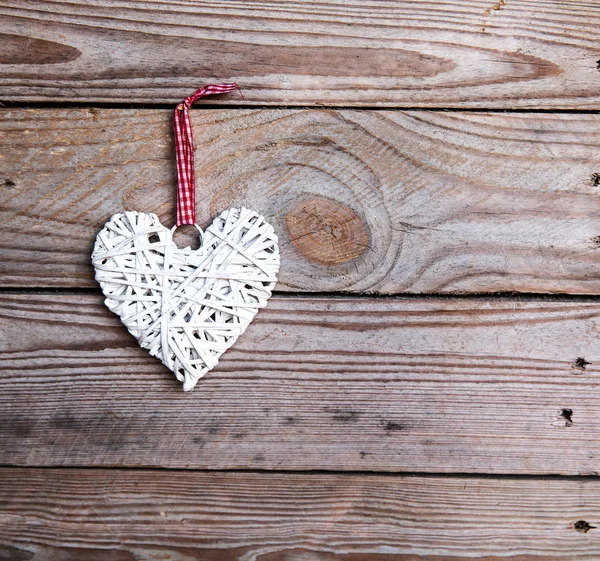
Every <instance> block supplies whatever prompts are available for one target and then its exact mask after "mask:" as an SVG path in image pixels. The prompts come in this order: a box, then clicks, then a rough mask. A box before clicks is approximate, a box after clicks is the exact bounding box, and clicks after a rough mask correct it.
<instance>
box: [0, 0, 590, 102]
mask: <svg viewBox="0 0 600 561" xmlns="http://www.w3.org/2000/svg"><path fill="white" fill-rule="evenodd" d="M599 24H600V6H598V5H597V4H595V3H593V2H587V3H581V2H571V1H553V2H546V1H543V0H519V1H515V0H506V1H500V2H498V1H496V0H486V1H483V0H482V1H477V0H457V1H440V2H435V3H432V2H429V1H426V0H410V1H409V0H405V1H396V2H389V1H388V2H372V1H370V2H363V1H360V0H352V1H346V2H339V1H336V0H329V1H326V2H318V1H303V2H283V1H269V2H243V4H242V5H240V3H232V2H226V1H199V0H196V1H193V2H170V3H168V4H165V3H164V2H160V1H146V2H143V1H142V2H115V1H113V0H97V1H95V2H93V3H90V2H82V1H66V0H52V1H50V0H3V2H2V5H1V6H0V41H1V43H2V52H1V53H0V78H1V83H0V99H6V100H17V101H32V100H33V101H66V100H69V101H73V100H74V101H93V102H98V101H101V102H109V103H110V102H126V103H145V104H152V103H158V102H162V103H164V102H168V103H177V102H179V101H180V100H181V99H183V98H184V97H185V96H187V95H189V94H190V93H191V92H190V90H192V89H194V87H199V86H200V85H201V84H204V83H211V82H214V81H216V80H219V81H237V82H239V83H240V84H241V86H242V88H243V91H244V95H245V98H246V101H245V102H242V101H241V100H240V98H239V97H238V96H236V95H232V96H227V97H223V98H222V99H211V100H210V101H209V102H208V103H211V104H214V103H222V104H227V103H234V104H239V103H247V104H280V105H281V104H283V105H286V104H287V105H289V104H301V105H311V104H316V105H323V104H326V105H330V106H331V105H346V106H347V105H357V106H360V105H362V106H365V105H366V106H374V105H378V106H394V107H417V106H419V107H440V106H441V107H463V108H464V107H471V108H474V107H483V108H522V107H531V108H569V109H598V108H600V95H599V93H598V92H599V89H598V86H599V84H600V74H599V73H598V68H597V62H596V61H597V59H598V56H599V51H598V40H599V37H598V34H599V31H598V30H599V29H600V25H599Z"/></svg>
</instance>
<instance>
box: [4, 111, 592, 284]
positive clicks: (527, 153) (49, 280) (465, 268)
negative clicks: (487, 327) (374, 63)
mask: <svg viewBox="0 0 600 561" xmlns="http://www.w3.org/2000/svg"><path fill="white" fill-rule="evenodd" d="M0 117H1V122H0V130H1V134H0V156H1V159H0V161H1V162H2V170H1V173H2V175H0V217H1V221H0V235H1V238H2V254H3V259H2V262H1V263H0V284H1V285H2V286H4V287H48V286H49V287H96V286H97V285H96V284H95V282H94V280H93V271H92V267H91V264H90V253H91V249H92V244H93V240H94V236H95V234H96V233H97V231H98V230H99V229H100V228H101V227H102V226H103V225H104V223H105V222H106V221H107V220H108V218H109V217H110V216H111V214H113V213H115V212H119V211H122V210H123V209H126V210H139V211H151V212H156V213H157V214H158V215H159V217H160V218H161V220H162V221H163V223H164V224H165V225H166V226H171V225H172V224H173V223H174V211H175V185H176V177H175V161H174V153H173V146H172V141H171V135H172V133H171V118H172V114H171V111H167V110H134V109H129V110H120V109H99V108H92V109H70V110H64V109H54V110H4V111H2V113H1V114H0ZM192 119H193V123H194V127H195V130H196V142H197V154H196V156H197V178H198V205H197V207H198V208H197V210H198V220H199V222H200V224H202V225H206V224H208V223H210V221H211V220H212V219H213V217H214V216H215V215H216V214H217V213H218V212H220V211H221V210H224V209H226V208H228V207H230V206H236V205H244V206H247V207H249V208H253V209H254V210H256V211H258V212H260V213H262V214H263V215H265V216H266V218H267V219H268V220H269V221H270V222H271V223H272V224H273V225H274V227H275V230H276V232H277V234H278V236H279V237H280V241H281V254H282V268H281V273H280V282H279V284H278V287H277V288H278V290H292V291H320V292H323V291H347V292H357V293H360V292H378V293H401V292H416V293H419V292H420V293H436V292H458V293H469V292H475V293H477V292H502V291H520V292H564V293H594V294H597V293H599V292H600V249H598V247H599V246H600V237H599V235H600V226H599V224H598V215H599V213H600V198H599V196H598V195H599V189H600V187H599V186H598V184H597V183H598V180H597V177H596V175H597V173H598V171H600V155H599V153H598V150H597V146H598V145H599V144H600V126H599V125H600V118H599V117H598V116H597V115H591V114H579V115H564V114H561V115H557V114H531V113H520V114H511V115H507V114H494V113H474V112H471V113H463V112H460V113H458V112H453V113H448V112H432V111H354V110H339V111H334V110H328V111H324V110H305V111H302V110H232V109H230V110H204V111H202V110H201V111H192ZM594 174H596V175H594Z"/></svg>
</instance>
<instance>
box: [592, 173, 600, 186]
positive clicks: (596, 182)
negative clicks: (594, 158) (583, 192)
mask: <svg viewBox="0 0 600 561" xmlns="http://www.w3.org/2000/svg"><path fill="white" fill-rule="evenodd" d="M590 179H591V180H592V185H593V186H594V187H599V186H600V173H592V175H591V176H590Z"/></svg>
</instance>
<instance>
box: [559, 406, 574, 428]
mask: <svg viewBox="0 0 600 561" xmlns="http://www.w3.org/2000/svg"><path fill="white" fill-rule="evenodd" d="M560 416H561V417H562V418H563V419H565V420H566V421H567V423H569V424H567V425H566V426H568V427H570V426H571V425H572V424H573V409H561V410H560Z"/></svg>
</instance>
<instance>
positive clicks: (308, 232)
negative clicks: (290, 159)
mask: <svg viewBox="0 0 600 561" xmlns="http://www.w3.org/2000/svg"><path fill="white" fill-rule="evenodd" d="M286 228H287V231H288V235H289V237H290V241H291V242H292V243H293V244H294V247H295V248H296V249H297V250H298V251H299V252H300V253H302V255H304V257H306V259H308V260H309V261H314V262H316V263H320V264H322V265H339V264H341V263H346V262H348V261H352V260H354V259H356V258H357V257H359V256H360V255H362V253H363V252H364V251H365V250H366V249H367V248H368V247H369V233H368V230H367V227H366V226H365V224H364V223H363V221H362V220H361V219H360V217H359V216H358V215H357V214H356V212H355V211H354V210H352V209H351V208H350V207H348V206H346V205H345V204H342V203H340V202H338V201H334V200H331V199H325V198H315V199H308V200H305V201H302V202H301V203H299V204H297V205H296V206H294V207H293V208H292V209H291V210H290V211H289V212H288V213H287V216H286Z"/></svg>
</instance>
